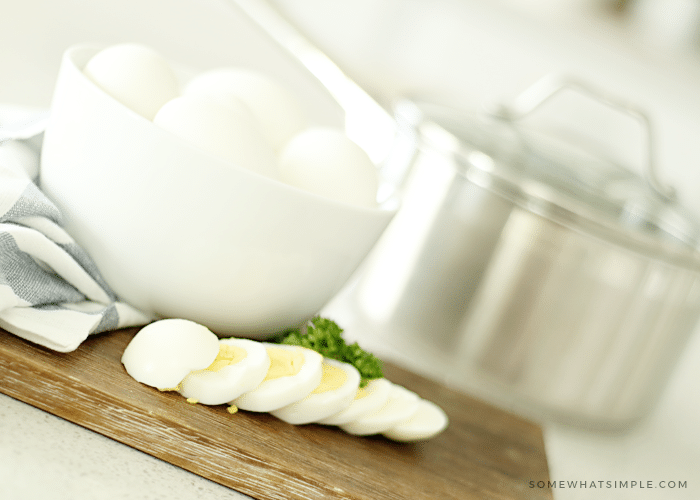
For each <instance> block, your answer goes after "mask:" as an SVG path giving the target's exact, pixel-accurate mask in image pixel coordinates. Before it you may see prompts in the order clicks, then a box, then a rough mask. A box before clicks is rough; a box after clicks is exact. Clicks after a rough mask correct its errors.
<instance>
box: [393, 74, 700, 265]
mask: <svg viewBox="0 0 700 500" xmlns="http://www.w3.org/2000/svg"><path fill="white" fill-rule="evenodd" d="M568 87H571V88H574V89H575V90H581V91H584V92H586V93H588V94H589V95H593V96H595V97H596V98H598V99H599V100H601V101H602V102H604V103H606V104H610V105H612V106H613V107H616V108H617V109H620V110H622V111H624V112H626V113H627V114H629V115H631V116H634V117H635V118H638V119H640V120H641V121H642V123H643V124H644V125H645V127H646V128H647V130H648V131H649V134H648V137H647V139H648V140H649V141H651V140H652V137H651V133H650V130H651V127H650V126H649V120H648V118H647V117H646V115H644V114H643V113H642V112H640V111H638V110H637V109H635V108H632V107H630V106H629V105H626V104H619V103H618V102H616V101H613V100H611V99H610V98H608V97H601V94H596V93H595V92H594V91H592V90H591V89H590V87H587V86H585V85H584V84H580V83H579V82H572V81H570V80H562V79H560V78H558V77H555V78H552V77H548V78H546V79H545V80H543V81H541V82H538V84H536V86H534V87H533V88H531V89H528V91H527V92H526V93H524V94H522V96H521V98H519V100H516V102H515V103H514V105H513V106H511V107H501V108H499V109H497V110H496V111H494V112H491V113H484V114H482V115H479V116H475V115H474V114H469V113H462V112H459V111H456V110H455V109H454V108H449V107H444V106H440V105H434V104H427V103H417V102H413V101H411V102H402V103H400V105H398V106H397V108H396V109H397V119H398V121H399V123H401V122H403V123H404V124H406V123H407V122H410V123H411V125H412V127H413V130H414V131H415V133H416V134H417V135H418V138H419V143H420V145H422V147H429V148H432V149H434V150H435V149H437V150H442V151H444V152H445V153H449V154H452V155H453V157H454V159H455V163H456V164H457V165H458V167H459V169H460V172H461V173H462V174H463V175H465V176H466V177H467V178H468V179H469V180H470V181H472V182H474V183H476V184H478V185H480V186H482V187H484V188H486V189H489V190H491V191H494V192H496V193H498V194H500V195H501V196H505V197H507V198H508V199H510V200H511V201H513V202H514V203H516V204H518V205H519V206H521V207H524V208H525V209H527V210H529V211H533V212H536V213H538V214H540V215H543V216H545V217H548V218H551V219H554V220H556V221H557V222H560V223H564V224H566V225H567V226H569V227H571V228H573V229H575V230H585V231H587V232H589V233H593V234H594V235H596V236H598V237H602V238H604V239H606V240H609V241H613V242H615V243H618V244H622V245H624V246H627V247H630V248H631V249H633V250H635V251H641V252H644V253H646V254H650V255H652V256H654V257H662V258H664V259H665V260H670V261H673V262H674V263H677V264H680V265H683V266H684V267H694V268H698V266H700V254H699V253H698V239H699V237H700V226H699V225H698V223H697V221H696V219H695V217H694V216H692V215H691V214H690V213H689V212H688V211H687V210H685V209H684V208H683V207H682V206H681V205H680V204H679V203H678V200H677V198H676V195H675V190H673V189H672V188H670V187H668V186H664V185H663V184H661V183H660V182H659V181H658V179H657V178H656V175H655V172H654V169H653V164H652V161H651V160H652V155H651V142H649V157H648V165H647V171H646V172H645V174H646V175H645V177H642V176H640V175H638V174H636V173H634V172H632V171H631V170H629V169H627V168H625V167H623V166H621V165H618V164H615V163H613V162H611V161H608V160H606V159H603V158H601V157H599V156H597V155H596V154H595V152H593V151H591V150H590V149H588V148H587V147H586V146H585V145H584V144H583V143H581V142H578V143H577V142H572V141H571V140H564V139H562V138H559V137H555V136H554V135H552V134H550V133H543V132H541V131H537V130H535V129H533V128H531V127H530V128H528V127H527V126H525V125H524V124H523V123H522V122H521V119H522V118H523V117H525V116H526V115H527V114H528V113H529V112H531V111H532V110H533V109H534V108H536V107H537V106H539V105H540V104H542V103H543V102H544V101H546V100H547V99H549V98H550V97H551V96H552V95H554V94H555V93H556V92H558V91H559V90H561V89H563V88H568ZM420 145H419V147H421V146H420Z"/></svg>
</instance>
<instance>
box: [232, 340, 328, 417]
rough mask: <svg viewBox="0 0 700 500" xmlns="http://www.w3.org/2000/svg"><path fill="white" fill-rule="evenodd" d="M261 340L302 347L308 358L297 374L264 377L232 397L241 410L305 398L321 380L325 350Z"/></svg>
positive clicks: (259, 409)
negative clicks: (267, 378) (321, 351)
mask: <svg viewBox="0 0 700 500" xmlns="http://www.w3.org/2000/svg"><path fill="white" fill-rule="evenodd" d="M261 344H262V345H264V346H265V347H266V348H268V349H272V348H274V349H284V350H289V351H292V352H293V351H296V350H299V352H300V353H301V354H302V355H303V358H304V360H303V364H302V366H301V369H300V370H299V372H298V373H296V374H295V375H288V376H283V377H278V378H273V379H269V380H263V381H262V382H261V383H260V385H258V386H257V387H256V388H255V389H253V390H252V391H250V392H246V393H244V394H242V395H241V396H239V397H237V398H235V399H234V400H233V401H231V402H230V403H231V404H232V405H234V406H236V407H238V408H239V409H241V410H248V411H255V412H271V411H274V410H277V409H279V408H282V407H283V406H287V405H289V404H291V403H294V402H295V401H299V400H300V399H303V398H305V397H306V396H308V395H309V394H310V393H311V391H313V390H314V389H315V388H316V387H317V386H318V384H320V383H321V377H322V375H323V369H322V366H321V365H322V362H323V356H322V355H321V354H319V353H317V352H316V351H313V350H311V349H307V348H305V347H299V346H290V345H283V344H271V343H267V342H262V343H261Z"/></svg>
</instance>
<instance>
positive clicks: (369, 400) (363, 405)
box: [317, 378, 392, 425]
mask: <svg viewBox="0 0 700 500" xmlns="http://www.w3.org/2000/svg"><path fill="white" fill-rule="evenodd" d="M391 385H392V384H391V382H389V381H388V380H387V379H385V378H378V379H374V380H370V381H369V383H368V384H367V385H366V386H365V387H363V388H362V389H358V390H357V391H356V394H355V397H354V399H353V400H352V401H351V402H350V405H348V407H347V408H345V409H342V410H340V411H339V412H337V413H335V414H333V415H330V416H329V417H326V418H322V419H320V420H318V421H317V422H318V423H319V424H324V425H342V424H347V423H348V422H351V421H353V420H356V419H357V418H359V417H360V416H361V415H365V414H369V413H374V412H376V411H378V410H379V409H380V408H381V407H382V406H384V405H385V404H386V402H387V400H388V399H389V392H390V390H391Z"/></svg>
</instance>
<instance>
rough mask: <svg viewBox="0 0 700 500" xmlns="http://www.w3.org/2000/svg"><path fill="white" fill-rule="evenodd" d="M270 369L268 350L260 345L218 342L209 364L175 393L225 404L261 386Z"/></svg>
mask: <svg viewBox="0 0 700 500" xmlns="http://www.w3.org/2000/svg"><path fill="white" fill-rule="evenodd" d="M269 367H270V358H269V356H268V355H267V349H265V346H263V345H262V344H261V343H260V342H255V341H253V340H247V339H237V338H227V339H221V340H219V353H218V354H217V355H216V359H215V360H214V361H213V362H212V364H211V365H209V366H208V367H207V368H205V369H203V370H197V371H193V372H191V373H190V374H189V375H187V376H186V377H185V379H184V380H183V381H182V382H181V383H180V385H179V388H178V391H179V392H180V394H182V395H183V396H184V397H186V398H187V399H191V400H195V401H197V402H198V403H202V404H205V405H221V404H225V403H228V402H229V401H231V400H233V399H235V398H237V397H238V396H240V395H241V394H243V393H245V392H248V391H251V390H253V389H255V388H256V387H257V386H258V385H260V382H262V380H263V379H264V378H265V375H267V371H268V368H269Z"/></svg>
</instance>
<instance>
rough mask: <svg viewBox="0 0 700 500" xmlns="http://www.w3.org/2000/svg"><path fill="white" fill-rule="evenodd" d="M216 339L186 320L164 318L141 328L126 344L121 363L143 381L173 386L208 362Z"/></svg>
mask: <svg viewBox="0 0 700 500" xmlns="http://www.w3.org/2000/svg"><path fill="white" fill-rule="evenodd" d="M218 352H219V338H218V337H217V336H216V335H215V334H214V333H212V332H211V331H210V330H209V329H208V328H207V327H205V326H202V325H200V324H198V323H195V322H193V321H189V320H185V319H163V320H160V321H156V322H154V323H151V324H149V325H146V326H145V327H143V328H142V329H141V330H139V332H138V333H137V334H136V335H135V336H134V338H133V339H132V340H131V342H129V345H127V346H126V349H125V350H124V354H122V363H123V364H124V368H126V371H127V373H128V374H129V375H131V376H132V377H133V378H135V379H136V380H138V381H139V382H141V383H142V384H146V385H150V386H153V387H157V388H158V389H161V390H166V389H174V388H175V387H177V385H178V384H179V383H180V382H181V381H182V379H184V378H185V377H186V376H187V374H188V373H190V372H191V371H192V370H201V369H203V368H206V367H207V366H209V365H211V363H212V362H213V361H214V359H215V358H216V355H217V353H218Z"/></svg>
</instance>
